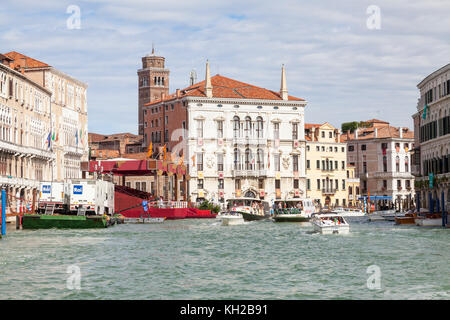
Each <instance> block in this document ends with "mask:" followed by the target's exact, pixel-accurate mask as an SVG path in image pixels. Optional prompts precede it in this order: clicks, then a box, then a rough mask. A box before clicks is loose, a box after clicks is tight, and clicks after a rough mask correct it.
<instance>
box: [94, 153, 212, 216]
mask: <svg viewBox="0 0 450 320" xmlns="http://www.w3.org/2000/svg"><path fill="white" fill-rule="evenodd" d="M86 167H88V169H87V170H85V171H89V172H90V173H94V172H95V173H97V174H105V173H109V174H113V175H117V176H123V177H126V176H144V175H155V178H156V179H157V178H158V176H162V175H163V174H169V175H176V176H177V177H183V180H184V181H185V180H186V179H189V176H188V175H187V174H186V167H185V166H182V165H181V166H177V165H175V164H170V163H166V162H165V161H161V160H127V161H122V160H121V161H110V160H109V161H107V160H105V161H89V164H88V166H86ZM123 182H124V180H123ZM175 185H176V184H175ZM156 198H158V197H156ZM114 199H115V201H114V207H115V210H114V211H115V213H120V214H122V215H123V216H124V217H126V218H139V217H142V216H148V215H149V216H150V217H152V218H166V219H168V220H174V219H186V218H188V219H198V218H203V219H204V218H215V217H216V215H217V214H213V213H212V212H211V211H209V210H199V209H197V208H193V207H189V206H188V202H187V201H180V200H178V201H177V200H169V201H164V202H162V203H160V202H159V201H155V198H154V197H153V196H152V195H151V194H150V193H147V192H144V191H139V190H137V189H133V188H129V187H126V186H123V185H117V184H116V185H115V194H114ZM184 200H185V197H184ZM143 201H147V202H148V211H145V210H144V208H143V206H142V203H143Z"/></svg>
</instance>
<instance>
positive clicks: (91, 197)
mask: <svg viewBox="0 0 450 320" xmlns="http://www.w3.org/2000/svg"><path fill="white" fill-rule="evenodd" d="M68 185H69V197H70V204H69V211H70V213H72V214H77V213H78V211H79V209H81V211H85V214H87V215H103V214H111V213H113V212H114V184H113V183H112V182H109V181H103V180H92V179H73V180H71V181H70V183H69V184H68Z"/></svg>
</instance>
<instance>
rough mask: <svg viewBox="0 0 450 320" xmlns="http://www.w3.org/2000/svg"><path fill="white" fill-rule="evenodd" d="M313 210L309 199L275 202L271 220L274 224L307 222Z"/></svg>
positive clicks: (313, 207)
mask: <svg viewBox="0 0 450 320" xmlns="http://www.w3.org/2000/svg"><path fill="white" fill-rule="evenodd" d="M315 209H316V208H315V206H314V203H313V201H312V200H311V199H306V198H305V199H304V198H292V199H286V200H275V210H274V215H273V220H274V221H275V222H308V221H309V220H310V219H311V216H312V214H313V213H314V212H315Z"/></svg>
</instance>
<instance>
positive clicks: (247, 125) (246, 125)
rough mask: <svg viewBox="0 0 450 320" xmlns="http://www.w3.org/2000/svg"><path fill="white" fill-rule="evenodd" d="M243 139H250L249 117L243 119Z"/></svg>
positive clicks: (250, 126) (250, 124)
mask: <svg viewBox="0 0 450 320" xmlns="http://www.w3.org/2000/svg"><path fill="white" fill-rule="evenodd" d="M244 130H245V137H246V138H249V137H250V131H251V130H252V119H251V118H250V117H248V116H247V117H245V129H244Z"/></svg>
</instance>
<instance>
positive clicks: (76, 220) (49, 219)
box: [22, 214, 116, 229]
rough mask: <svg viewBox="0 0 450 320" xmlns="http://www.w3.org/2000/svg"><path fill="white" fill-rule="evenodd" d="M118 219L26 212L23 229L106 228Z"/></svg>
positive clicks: (23, 218)
mask: <svg viewBox="0 0 450 320" xmlns="http://www.w3.org/2000/svg"><path fill="white" fill-rule="evenodd" d="M115 220H116V219H115V218H113V219H111V218H110V217H108V216H76V215H60V214H51V215H50V214H26V215H24V216H22V229H51V228H58V229H90V228H106V227H109V226H110V225H112V224H114V223H115V222H116V221H115Z"/></svg>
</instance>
